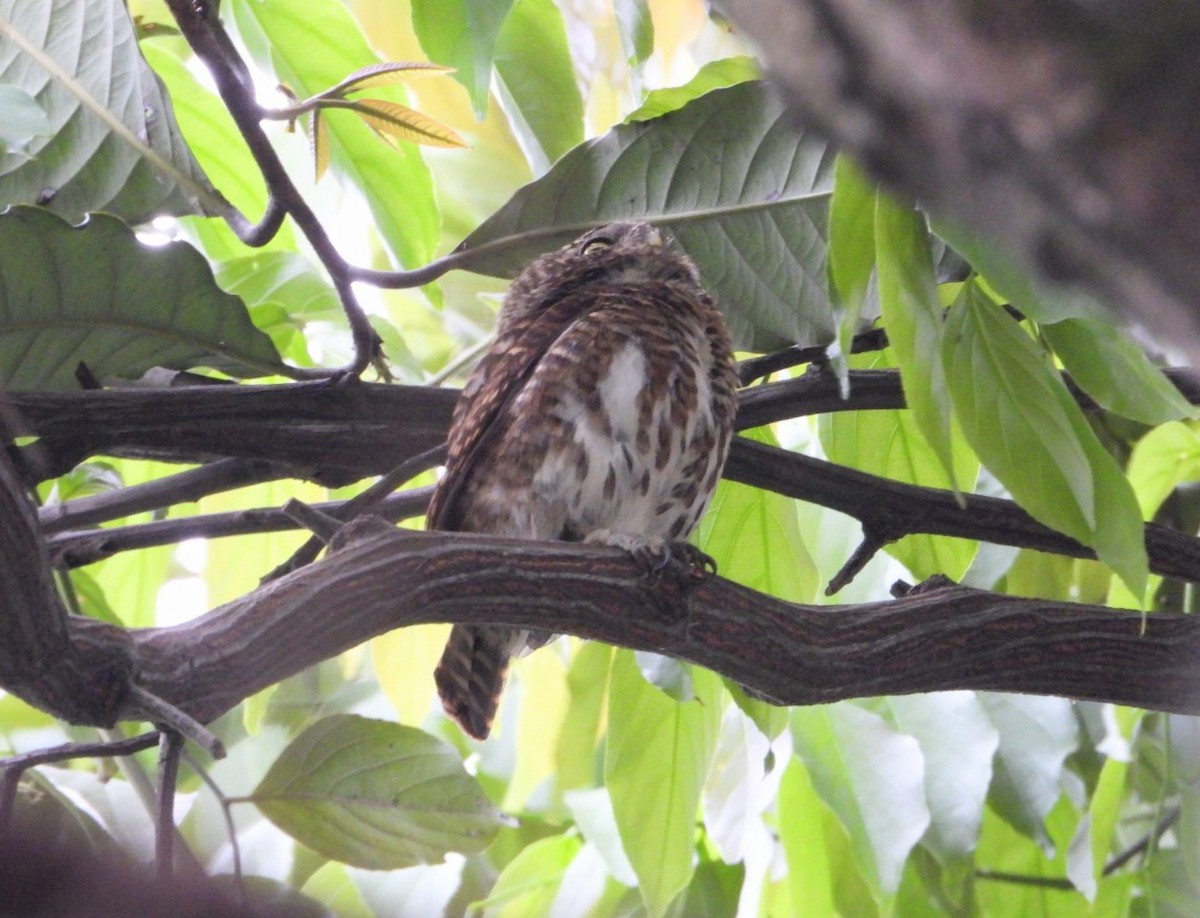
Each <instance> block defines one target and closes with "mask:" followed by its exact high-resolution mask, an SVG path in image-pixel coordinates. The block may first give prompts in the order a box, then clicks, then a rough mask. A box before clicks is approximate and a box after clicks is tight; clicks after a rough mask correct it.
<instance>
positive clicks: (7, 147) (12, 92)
mask: <svg viewBox="0 0 1200 918" xmlns="http://www.w3.org/2000/svg"><path fill="white" fill-rule="evenodd" d="M0 112H4V120H3V121H0V155H3V154H5V153H10V152H17V153H23V152H24V150H25V148H26V146H27V145H28V144H29V142H30V141H32V140H33V139H34V138H35V137H46V136H49V135H50V133H51V131H50V119H49V118H48V117H46V112H45V111H43V109H42V107H41V106H40V105H38V103H37V99H35V98H34V97H33V96H31V95H30V94H29V93H27V92H26V91H25V90H24V89H22V88H21V87H20V86H13V85H11V84H8V83H0Z"/></svg>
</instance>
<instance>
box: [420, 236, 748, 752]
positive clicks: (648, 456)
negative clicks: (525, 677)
mask: <svg viewBox="0 0 1200 918" xmlns="http://www.w3.org/2000/svg"><path fill="white" fill-rule="evenodd" d="M736 385H737V378H736V375H735V373H734V369H733V359H732V349H731V346H730V342H729V333H728V331H727V329H726V328H725V323H724V321H723V320H722V318H721V315H720V313H719V312H718V311H717V309H716V307H715V306H714V305H713V302H712V300H711V299H710V298H709V296H708V295H707V294H706V293H705V292H704V290H703V288H702V287H701V286H700V284H699V280H698V275H697V272H696V269H695V266H694V265H693V264H692V263H691V261H690V260H688V259H687V258H686V257H685V256H683V255H681V254H679V253H677V252H675V251H673V250H672V249H671V248H670V247H669V246H667V245H665V244H664V243H663V242H662V240H661V238H660V237H659V235H658V233H657V231H656V230H654V228H653V227H651V226H649V225H648V224H645V223H614V224H610V225H608V226H604V227H601V228H599V229H597V230H593V231H591V232H589V233H587V234H585V235H584V236H582V237H580V238H579V239H577V240H575V241H574V242H572V243H571V244H569V245H567V246H564V247H563V248H561V249H558V250H557V251H554V252H550V253H549V254H547V255H544V256H542V257H541V258H539V259H537V260H536V261H534V262H533V263H532V264H530V265H529V267H527V268H526V269H525V270H524V271H523V272H522V273H521V275H520V276H519V277H518V278H517V279H516V280H515V281H513V284H512V286H511V287H510V288H509V292H508V296H507V297H506V299H505V303H504V308H503V309H502V310H501V313H500V320H499V327H498V330H497V338H496V341H495V343H494V344H493V345H492V347H491V348H490V349H489V350H488V352H487V354H486V355H485V356H484V358H483V359H482V360H481V361H480V364H479V366H478V367H477V368H476V370H475V372H474V373H473V374H472V376H471V378H470V380H469V381H468V382H467V385H466V387H465V388H464V389H463V394H462V398H461V399H460V400H459V403H458V405H457V407H456V408H455V412H454V420H453V422H452V424H451V428H450V451H449V456H448V458H447V462H446V474H445V476H444V477H443V478H442V480H441V482H440V483H439V485H438V488H437V490H436V492H435V493H434V496H433V500H432V501H431V503H430V505H429V525H430V527H431V528H434V529H443V530H457V531H468V532H488V533H495V534H498V535H508V536H515V537H519V538H530V539H564V540H570V541H578V540H582V539H589V540H591V541H599V542H606V543H610V544H620V545H623V546H625V547H629V546H630V545H631V544H635V545H636V544H642V543H645V542H646V541H649V540H654V539H669V540H670V539H683V538H686V537H687V535H688V533H690V532H691V530H692V528H693V527H694V526H695V525H696V522H697V520H699V518H700V515H701V514H702V513H703V512H704V508H705V507H706V506H707V505H708V501H709V499H710V498H711V497H712V492H713V489H714V488H715V487H716V482H717V480H718V478H719V477H720V472H721V467H722V465H723V464H724V462H725V455H726V453H727V452H728V448H729V439H730V436H731V434H732V430H733V416H734V411H735V410H736V393H735V388H736ZM546 625H547V630H548V631H550V630H551V629H553V627H554V622H553V621H547V623H546ZM536 643H540V642H539V641H537V639H536V638H533V637H531V635H530V634H529V633H528V632H524V631H514V630H513V629H508V628H495V627H480V626H465V625H458V626H455V628H454V629H453V631H452V633H451V636H450V640H449V642H448V643H447V645H446V650H445V652H444V653H443V654H442V659H441V662H440V663H439V664H438V666H437V669H436V671H435V673H434V675H435V679H436V681H437V686H438V692H439V693H440V695H441V697H442V703H443V705H444V706H445V708H446V711H447V713H448V714H450V716H452V717H453V718H454V719H455V720H457V721H458V722H459V723H460V724H461V725H462V727H463V729H464V730H466V732H467V733H469V734H470V735H472V736H474V737H477V738H480V739H482V738H484V737H486V736H487V734H488V731H489V730H490V729H491V724H492V719H493V717H494V716H495V713H496V707H497V705H498V703H499V697H500V691H501V689H502V688H503V685H504V676H505V673H506V671H507V668H508V660H509V658H510V657H511V656H512V655H513V654H514V653H518V652H520V651H522V650H524V649H526V648H527V647H528V646H531V645H535V644H536Z"/></svg>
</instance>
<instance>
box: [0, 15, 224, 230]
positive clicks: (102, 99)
mask: <svg viewBox="0 0 1200 918" xmlns="http://www.w3.org/2000/svg"><path fill="white" fill-rule="evenodd" d="M0 82H2V83H7V84H9V85H10V86H13V87H16V88H17V89H19V90H20V91H21V92H22V93H23V95H24V96H25V97H26V98H29V99H32V100H33V101H34V102H35V103H36V106H37V107H38V108H39V109H41V111H42V112H43V113H44V117H45V118H46V120H47V121H48V129H47V130H38V131H36V135H37V136H32V137H31V138H30V140H29V143H28V144H27V145H26V146H25V149H24V151H23V153H24V154H26V155H22V156H5V157H3V158H2V159H0V207H3V206H4V205H8V204H33V203H38V202H42V203H48V206H49V207H50V208H51V209H52V210H54V211H55V212H56V213H59V214H61V215H63V216H65V217H68V218H70V219H76V220H77V219H79V218H80V217H82V216H83V215H84V214H86V213H88V212H89V211H96V210H104V211H107V212H109V213H112V214H115V215H117V216H120V217H123V218H125V219H126V220H128V221H129V222H131V223H138V222H142V221H145V220H149V219H150V218H151V217H153V216H155V215H156V214H162V213H169V214H176V215H179V214H186V213H196V212H197V211H198V204H197V199H198V198H201V197H206V198H207V197H208V191H207V189H206V187H205V179H204V176H203V174H202V173H201V171H200V168H199V167H198V166H197V165H196V162H195V160H193V159H192V156H191V154H190V153H189V152H188V148H187V145H186V144H185V143H184V142H183V138H182V137H181V136H180V133H179V129H178V128H177V127H176V125H175V118H174V115H173V114H172V112H171V103H170V101H169V99H168V98H167V95H166V93H165V92H164V91H163V88H162V86H161V85H160V84H159V82H158V79H157V78H156V77H155V75H154V72H153V71H152V70H151V69H150V68H149V67H148V66H147V65H146V62H145V61H144V60H143V59H142V56H141V54H140V53H139V51H138V44H137V38H136V36H135V34H134V29H133V23H132V21H131V20H130V18H129V15H128V13H127V12H126V11H125V8H124V5H123V4H116V3H112V2H111V0H59V2H56V3H29V2H28V0H0ZM2 108H4V110H5V118H4V120H5V121H6V123H9V119H10V113H9V111H8V110H7V109H6V107H2ZM23 110H24V111H26V113H28V106H25V107H24V109H23ZM26 123H27V124H28V123H29V122H28V118H27V119H26ZM8 129H9V130H11V129H12V125H11V123H10V124H9V128H8ZM25 130H26V129H25V128H22V129H21V131H22V132H24V131H25ZM209 200H210V202H211V201H212V199H211V198H209Z"/></svg>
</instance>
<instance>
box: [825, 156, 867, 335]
mask: <svg viewBox="0 0 1200 918" xmlns="http://www.w3.org/2000/svg"><path fill="white" fill-rule="evenodd" d="M875 198H876V184H875V182H873V181H871V180H870V179H869V178H867V176H865V175H864V174H863V173H862V171H861V170H860V169H859V168H858V166H856V165H855V164H854V162H853V160H851V159H849V158H848V157H846V156H845V155H844V154H843V155H839V156H838V158H837V162H836V163H835V165H834V180H833V195H832V197H831V199H830V202H829V276H830V279H831V280H832V283H833V290H834V292H835V294H836V295H837V299H838V303H839V304H840V305H841V308H842V309H843V310H845V311H846V312H847V313H848V314H850V319H851V321H850V322H849V324H850V326H851V327H850V328H849V329H848V330H847V331H848V333H849V334H853V333H854V332H856V331H857V330H858V329H857V328H856V327H855V326H856V325H857V320H858V315H859V312H860V311H861V309H862V304H863V301H864V298H865V297H866V296H867V290H868V288H869V286H870V283H871V274H872V272H874V270H875ZM844 324H845V323H844Z"/></svg>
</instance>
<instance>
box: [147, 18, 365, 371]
mask: <svg viewBox="0 0 1200 918" xmlns="http://www.w3.org/2000/svg"><path fill="white" fill-rule="evenodd" d="M167 6H168V7H169V8H170V10H171V13H172V15H173V16H174V17H175V21H176V23H177V24H178V25H179V31H180V32H182V33H183V36H184V38H186V39H187V42H188V44H189V45H190V46H191V48H192V51H193V52H194V53H195V55H196V57H198V58H199V59H200V60H201V61H202V62H203V63H204V64H205V66H207V67H208V69H209V71H210V72H211V73H212V76H213V80H214V82H215V83H216V86H217V92H218V93H219V94H220V96H221V100H222V101H223V102H224V103H225V107H226V108H227V109H228V110H229V113H230V115H231V116H232V117H233V120H234V123H235V124H236V125H237V127H238V131H239V132H240V133H241V135H242V137H243V139H244V140H245V142H246V145H247V147H248V148H249V150H250V153H251V155H252V156H253V157H254V161H255V163H256V164H257V166H258V168H259V171H260V172H261V173H262V176H263V180H264V181H265V182H266V183H267V187H268V188H269V189H270V194H271V199H272V202H273V205H272V206H271V207H268V212H267V215H266V216H265V217H264V220H263V224H262V226H260V228H259V230H258V231H257V232H255V233H254V234H253V237H252V238H250V239H244V240H243V241H246V242H251V241H253V242H263V241H266V239H268V238H270V236H269V235H268V234H267V232H266V228H268V227H270V226H271V225H272V224H274V223H275V214H276V213H278V214H279V215H282V214H283V213H287V214H289V215H290V216H291V217H292V219H293V220H295V221H296V225H297V226H298V227H299V228H300V231H301V232H302V233H303V234H304V237H305V238H306V239H307V240H308V242H309V244H310V245H311V246H312V247H313V251H314V252H315V253H316V255H317V258H318V259H319V260H320V261H321V264H322V265H323V266H324V267H325V269H326V270H327V271H328V272H329V276H330V279H331V280H332V281H333V286H334V289H335V290H336V291H337V294H338V298H339V299H340V301H341V304H342V310H343V312H344V313H345V315H346V321H347V322H348V323H349V325H350V333H351V337H352V338H353V341H354V358H353V359H352V360H351V361H350V363H349V364H347V365H346V366H345V367H343V368H342V369H341V370H338V371H328V370H313V371H307V372H301V374H300V375H301V376H302V377H305V378H314V379H316V378H323V377H330V376H336V375H339V374H348V375H350V376H357V375H358V374H360V373H361V372H362V371H363V370H365V369H366V368H367V366H368V364H370V362H371V360H372V359H373V358H374V357H375V355H376V352H377V350H378V346H379V337H378V336H377V335H376V334H375V331H374V329H372V328H371V324H370V322H368V320H367V315H366V313H365V312H364V311H363V308H362V306H361V305H360V304H359V302H358V298H357V297H356V296H355V294H354V290H353V289H352V286H351V277H350V272H349V265H348V264H347V262H346V261H345V259H343V258H342V256H341V254H340V253H339V252H338V251H337V248H336V247H335V246H334V244H333V241H332V240H331V239H330V237H329V234H328V232H326V230H325V227H324V226H322V224H321V222H320V220H318V219H317V215H316V214H315V213H314V212H313V210H312V208H311V207H309V205H308V203H307V202H306V201H305V200H304V197H303V196H302V195H301V194H300V191H299V189H297V188H296V185H295V183H294V182H293V181H292V179H291V177H290V176H289V175H288V174H287V170H286V169H285V168H284V166H283V162H282V161H281V160H280V159H279V155H278V154H277V153H276V152H275V149H274V147H272V145H271V142H270V139H269V138H268V137H267V134H266V131H264V130H263V127H262V124H261V122H260V119H261V118H262V109H261V108H260V106H259V105H258V103H257V101H256V100H255V98H254V88H253V81H252V79H251V78H250V74H249V71H248V69H247V67H246V65H245V62H244V61H242V59H241V56H240V55H239V54H238V52H237V49H236V48H235V47H234V46H233V42H231V41H230V39H229V35H228V33H226V31H225V27H224V26H223V25H222V24H221V19H220V17H219V16H217V15H216V14H215V11H214V10H212V9H211V8H210V7H209V6H208V5H207V4H197V3H194V2H192V0H167ZM231 227H232V228H233V229H234V230H235V231H237V230H238V229H244V227H241V226H237V225H233V224H231Z"/></svg>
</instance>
